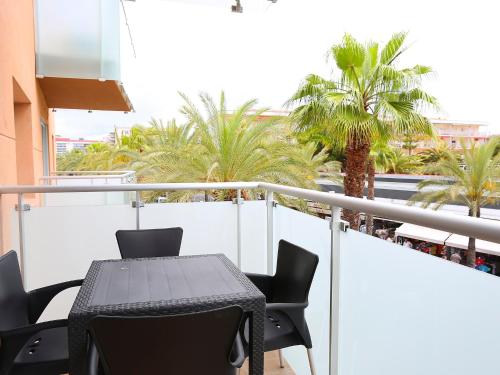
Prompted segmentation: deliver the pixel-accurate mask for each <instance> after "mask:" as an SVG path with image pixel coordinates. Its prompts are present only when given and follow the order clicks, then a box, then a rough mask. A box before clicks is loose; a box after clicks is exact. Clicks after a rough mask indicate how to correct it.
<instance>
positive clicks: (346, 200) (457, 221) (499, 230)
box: [259, 182, 500, 243]
mask: <svg viewBox="0 0 500 375" xmlns="http://www.w3.org/2000/svg"><path fill="white" fill-rule="evenodd" d="M259 187H260V188H264V189H266V190H268V191H272V192H274V193H279V194H285V195H292V196H294V197H298V198H303V199H308V200H311V201H315V202H321V203H325V204H329V205H331V206H335V207H342V208H347V209H350V210H355V211H361V212H365V213H368V214H372V215H377V216H380V217H385V218H388V219H392V220H398V221H402V222H406V223H411V224H416V225H421V226H424V227H431V228H435V229H439V230H443V231H448V232H451V233H456V234H462V235H464V236H471V237H475V238H479V239H484V240H487V241H492V242H497V243H500V222H499V221H494V220H489V219H483V218H474V217H468V216H462V215H456V214H452V213H447V212H437V211H434V210H429V209H424V208H420V207H409V206H402V205H398V204H393V203H385V202H377V201H372V200H367V199H360V198H353V197H347V196H345V195H342V194H331V193H325V192H321V191H315V190H308V189H301V188H294V187H290V186H283V185H275V184H269V183H265V182H262V183H260V184H259Z"/></svg>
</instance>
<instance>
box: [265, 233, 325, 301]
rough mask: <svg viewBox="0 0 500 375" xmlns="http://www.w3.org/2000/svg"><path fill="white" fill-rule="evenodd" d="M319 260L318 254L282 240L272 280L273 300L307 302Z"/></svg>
mask: <svg viewBox="0 0 500 375" xmlns="http://www.w3.org/2000/svg"><path fill="white" fill-rule="evenodd" d="M318 261H319V257H318V256H317V255H316V254H313V253H311V252H309V251H307V250H305V249H303V248H301V247H299V246H296V245H294V244H292V243H290V242H287V241H285V240H281V241H280V242H279V246H278V260H277V264H276V274H275V275H274V277H273V282H272V302H274V303H279V302H282V303H292V302H295V303H301V302H306V301H307V298H308V296H309V289H310V288H311V284H312V281H313V278H314V273H315V272H316V267H317V266H318Z"/></svg>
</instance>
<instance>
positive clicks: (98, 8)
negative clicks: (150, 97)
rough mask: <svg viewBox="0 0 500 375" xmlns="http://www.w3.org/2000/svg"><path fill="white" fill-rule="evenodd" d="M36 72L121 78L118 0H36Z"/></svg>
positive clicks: (97, 77)
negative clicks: (75, 0) (73, 0)
mask: <svg viewBox="0 0 500 375" xmlns="http://www.w3.org/2000/svg"><path fill="white" fill-rule="evenodd" d="M36 74H37V75H38V76H44V77H60V78H84V79H100V78H101V79H106V80H116V81H119V80H120V1H119V0H85V1H78V2H76V3H75V2H72V1H67V0H37V1H36Z"/></svg>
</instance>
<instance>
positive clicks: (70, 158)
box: [56, 148, 85, 171]
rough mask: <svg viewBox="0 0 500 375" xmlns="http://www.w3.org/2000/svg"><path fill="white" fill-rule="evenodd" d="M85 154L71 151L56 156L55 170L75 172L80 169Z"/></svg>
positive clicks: (77, 150)
mask: <svg viewBox="0 0 500 375" xmlns="http://www.w3.org/2000/svg"><path fill="white" fill-rule="evenodd" d="M84 157H85V153H84V152H83V151H82V150H79V149H76V148H74V149H72V150H71V151H69V152H65V153H64V154H62V155H58V156H57V161H56V168H57V170H58V171H77V170H79V168H80V164H81V162H82V159H83V158H84Z"/></svg>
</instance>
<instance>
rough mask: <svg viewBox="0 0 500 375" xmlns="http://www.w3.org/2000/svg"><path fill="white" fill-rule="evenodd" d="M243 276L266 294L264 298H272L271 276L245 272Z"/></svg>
mask: <svg viewBox="0 0 500 375" xmlns="http://www.w3.org/2000/svg"><path fill="white" fill-rule="evenodd" d="M245 276H246V277H248V278H249V279H250V281H251V282H252V283H254V284H255V286H256V287H257V288H258V289H259V290H260V291H261V292H262V293H263V294H264V295H265V296H266V300H268V301H270V300H272V281H273V276H269V275H261V274H257V273H245Z"/></svg>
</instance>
